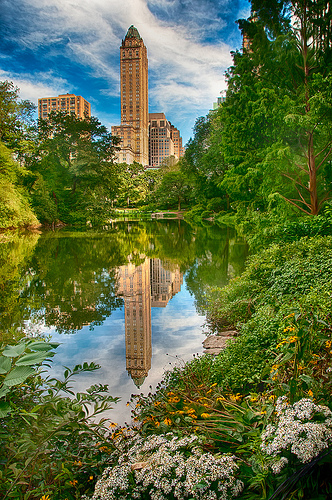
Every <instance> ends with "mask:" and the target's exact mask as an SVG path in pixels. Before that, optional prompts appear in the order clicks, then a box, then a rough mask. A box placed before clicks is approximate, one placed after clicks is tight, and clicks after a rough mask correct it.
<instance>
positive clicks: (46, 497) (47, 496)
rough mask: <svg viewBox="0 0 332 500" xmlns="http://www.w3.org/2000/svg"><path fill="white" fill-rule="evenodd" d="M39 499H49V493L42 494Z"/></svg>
mask: <svg viewBox="0 0 332 500" xmlns="http://www.w3.org/2000/svg"><path fill="white" fill-rule="evenodd" d="M40 500H50V495H43V496H42V497H40Z"/></svg>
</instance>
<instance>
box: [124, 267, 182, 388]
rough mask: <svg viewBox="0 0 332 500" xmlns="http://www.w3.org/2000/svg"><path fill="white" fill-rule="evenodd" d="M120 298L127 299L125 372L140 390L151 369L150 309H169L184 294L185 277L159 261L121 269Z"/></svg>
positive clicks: (177, 270) (125, 306) (125, 300)
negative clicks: (175, 296) (173, 298)
mask: <svg viewBox="0 0 332 500" xmlns="http://www.w3.org/2000/svg"><path fill="white" fill-rule="evenodd" d="M118 280H119V285H118V295H120V296H123V297H124V310H125V343H126V369H127V372H128V373H129V375H130V376H131V378H132V379H133V381H134V383H135V385H136V387H138V388H139V387H141V385H142V384H143V382H144V380H145V378H146V377H147V375H148V372H149V370H150V368H151V357H152V344H151V307H166V305H167V304H168V302H169V300H170V299H171V298H172V297H173V296H174V295H175V294H176V293H178V292H179V291H180V290H181V285H182V283H183V275H182V273H181V272H180V269H179V268H178V267H176V268H175V269H174V270H173V271H171V270H170V269H165V267H164V265H163V263H162V261H161V260H160V259H148V258H146V259H145V260H144V262H143V263H142V264H140V265H139V266H137V267H136V266H135V265H134V264H131V263H130V264H128V265H126V266H121V267H120V268H119V277H118Z"/></svg>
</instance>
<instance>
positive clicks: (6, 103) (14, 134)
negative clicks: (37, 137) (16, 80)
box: [0, 80, 36, 154]
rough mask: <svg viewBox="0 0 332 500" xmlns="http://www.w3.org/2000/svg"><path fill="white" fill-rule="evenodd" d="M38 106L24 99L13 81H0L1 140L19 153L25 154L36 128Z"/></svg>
mask: <svg viewBox="0 0 332 500" xmlns="http://www.w3.org/2000/svg"><path fill="white" fill-rule="evenodd" d="M35 109H36V106H35V105H34V104H32V103H31V102H30V101H27V100H22V99H20V96H19V88H18V87H15V85H14V84H13V82H9V81H7V80H6V81H2V82H0V141H2V142H3V143H5V144H6V146H7V147H8V148H10V149H11V150H13V151H15V153H17V154H23V153H24V151H25V150H26V149H27V142H28V141H29V140H30V139H31V137H30V136H31V135H32V132H33V130H34V125H35V123H34V119H33V116H34V111H35Z"/></svg>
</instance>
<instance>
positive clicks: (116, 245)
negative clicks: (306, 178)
mask: <svg viewBox="0 0 332 500" xmlns="http://www.w3.org/2000/svg"><path fill="white" fill-rule="evenodd" d="M246 255H247V248H246V245H245V244H244V242H243V240H242V239H241V238H239V237H238V236H237V235H236V233H235V232H234V231H233V230H232V229H229V228H227V227H223V228H220V227H217V226H208V227H199V228H198V227H193V226H190V225H189V224H186V223H185V222H183V221H165V220H161V221H152V222H130V223H128V222H126V223H118V224H115V225H114V226H113V227H112V228H110V229H109V230H108V231H104V232H95V231H88V232H87V231H84V232H81V231H73V230H67V229H66V230H62V231H59V232H45V233H39V234H38V233H35V234H30V233H28V234H15V233H11V234H10V235H1V236H0V270H1V271H0V332H1V334H0V335H1V336H2V339H1V340H5V341H6V340H7V339H10V337H11V336H13V335H15V336H16V337H17V336H20V335H21V336H22V335H24V333H25V332H30V333H32V334H36V333H38V332H39V333H42V334H43V335H45V336H49V335H50V336H52V338H53V339H54V340H56V341H59V342H60V343H61V345H60V347H59V348H58V349H57V355H56V356H55V357H54V362H53V369H52V370H53V372H52V373H54V375H56V376H61V374H62V371H63V369H62V366H63V365H65V366H73V365H75V364H78V363H82V362H83V361H95V362H96V363H99V364H100V365H101V367H102V368H101V370H100V371H98V372H95V374H87V375H86V376H83V377H82V378H81V379H80V380H79V381H78V382H77V389H78V390H84V389H85V388H86V387H87V386H89V385H91V384H94V383H103V384H109V386H110V392H111V394H112V395H114V396H121V397H122V402H121V403H120V404H118V405H116V409H115V412H114V413H115V415H116V416H115V417H114V418H115V419H116V420H119V421H123V420H124V419H126V418H128V411H127V410H126V407H125V403H126V401H127V400H128V398H129V396H130V394H131V393H132V392H136V391H137V387H139V388H140V391H143V392H147V391H149V386H150V385H152V386H155V385H156V384H157V383H158V382H159V380H160V378H161V377H162V374H163V370H164V368H165V367H167V366H168V362H169V358H168V357H167V356H166V354H167V353H168V354H169V355H170V356H171V359H173V358H172V357H175V356H179V358H182V359H184V360H187V359H189V358H190V357H191V356H192V355H193V353H195V352H201V351H202V348H201V343H202V339H203V338H204V337H202V330H203V328H202V325H203V323H204V310H205V303H206V290H207V289H208V288H209V287H211V286H216V285H217V286H223V285H224V284H226V283H227V282H228V280H229V279H230V278H231V277H233V276H235V275H237V274H239V273H240V272H241V270H242V268H243V265H244V260H245V257H246ZM126 411H127V414H126Z"/></svg>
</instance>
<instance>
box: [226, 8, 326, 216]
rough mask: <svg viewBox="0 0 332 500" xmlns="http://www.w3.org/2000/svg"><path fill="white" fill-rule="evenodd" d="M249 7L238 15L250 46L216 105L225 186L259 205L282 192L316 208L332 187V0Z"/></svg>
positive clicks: (301, 207) (289, 198) (238, 55)
mask: <svg viewBox="0 0 332 500" xmlns="http://www.w3.org/2000/svg"><path fill="white" fill-rule="evenodd" d="M252 7H253V9H254V14H253V16H252V18H251V19H249V20H248V21H245V20H242V21H240V22H239V25H240V28H241V29H242V32H243V34H244V36H245V39H246V42H247V48H245V49H244V51H243V53H240V52H237V53H236V54H234V66H233V67H232V68H231V69H230V71H229V73H228V84H229V86H228V92H227V100H226V103H224V105H223V106H222V107H221V108H220V110H219V111H218V120H219V123H220V124H221V126H222V133H221V138H220V141H221V149H222V151H223V153H224V158H225V162H226V164H227V171H226V174H225V177H224V179H222V181H221V186H222V187H223V188H224V189H226V190H227V192H228V193H229V194H230V195H231V196H232V197H233V199H236V200H242V201H245V202H246V203H252V204H254V205H255V206H257V207H258V208H259V207H260V206H261V207H262V208H266V207H267V206H268V203H269V198H270V197H271V195H272V194H273V193H275V192H278V193H280V195H281V196H282V197H283V198H284V199H285V200H287V201H288V202H289V203H290V204H291V205H292V206H294V207H296V208H297V209H299V210H300V211H302V212H304V213H308V214H312V215H315V214H317V213H318V212H319V210H320V208H321V206H322V204H323V203H324V201H325V200H326V199H327V198H328V197H329V195H330V193H331V181H330V179H331V155H332V149H331V146H332V142H331V134H330V122H331V111H332V107H331V104H332V103H331V97H330V96H331V74H330V69H331V64H330V63H329V60H330V59H327V58H326V54H329V55H331V48H330V45H331V33H330V28H329V23H330V21H328V20H330V19H331V12H330V6H329V2H325V1H321V2H313V1H311V0H300V1H276V2H273V1H272V2H266V1H264V0H253V1H252ZM291 18H292V20H293V21H292V22H290V19H291ZM286 179H287V180H286ZM289 180H290V181H291V182H289Z"/></svg>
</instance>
